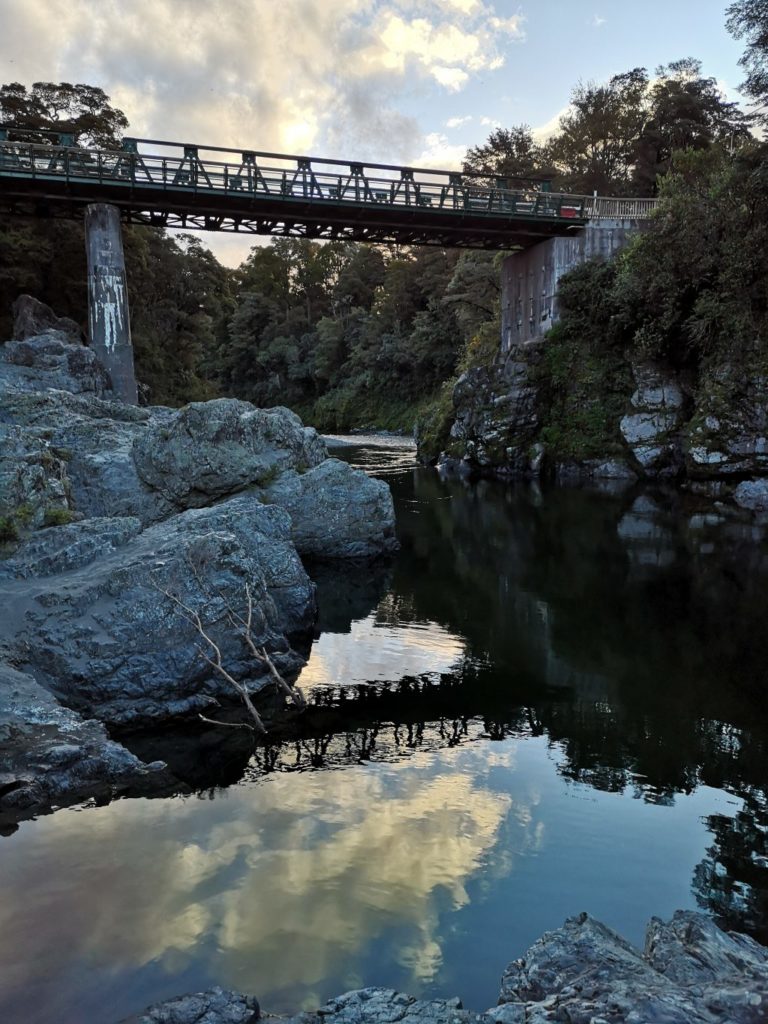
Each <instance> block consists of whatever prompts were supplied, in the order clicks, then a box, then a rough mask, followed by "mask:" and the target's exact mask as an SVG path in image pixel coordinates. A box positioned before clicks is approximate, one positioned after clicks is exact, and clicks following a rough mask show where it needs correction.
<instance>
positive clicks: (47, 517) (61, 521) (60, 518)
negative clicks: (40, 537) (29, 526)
mask: <svg viewBox="0 0 768 1024" xmlns="http://www.w3.org/2000/svg"><path fill="white" fill-rule="evenodd" d="M74 518H75V517H74V514H73V513H72V512H71V511H70V509H68V508H59V507H58V506H55V505H51V506H50V507H49V508H47V509H46V510H45V513H44V516H43V526H66V525H67V523H71V522H72V521H73V520H74Z"/></svg>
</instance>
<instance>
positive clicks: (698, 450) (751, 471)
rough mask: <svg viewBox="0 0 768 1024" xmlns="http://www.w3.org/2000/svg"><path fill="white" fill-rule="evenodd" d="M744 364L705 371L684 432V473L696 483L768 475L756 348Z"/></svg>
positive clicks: (766, 407)
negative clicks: (690, 417) (685, 465)
mask: <svg viewBox="0 0 768 1024" xmlns="http://www.w3.org/2000/svg"><path fill="white" fill-rule="evenodd" d="M749 359H750V357H749V356H747V357H746V361H745V362H744V363H740V364H739V365H731V364H730V363H722V364H720V365H718V366H713V367H710V368H708V369H707V370H706V371H705V372H704V373H703V375H702V378H701V380H700V381H699V386H698V392H697V398H696V408H695V411H694V416H693V417H692V419H691V421H690V423H689V424H688V427H687V430H686V448H687V468H688V472H689V475H690V476H691V477H692V478H695V479H707V478H711V477H721V478H722V477H733V476H744V475H750V476H762V475H765V474H767V473H768V377H766V376H765V372H764V370H763V368H762V366H761V364H760V354H759V346H757V347H756V349H755V352H754V366H752V367H750V363H749Z"/></svg>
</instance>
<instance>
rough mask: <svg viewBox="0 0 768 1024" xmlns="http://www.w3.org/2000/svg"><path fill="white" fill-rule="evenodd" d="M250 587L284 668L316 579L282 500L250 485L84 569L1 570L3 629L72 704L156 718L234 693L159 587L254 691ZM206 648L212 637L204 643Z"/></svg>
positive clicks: (287, 670)
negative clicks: (242, 625) (198, 623)
mask: <svg viewBox="0 0 768 1024" xmlns="http://www.w3.org/2000/svg"><path fill="white" fill-rule="evenodd" d="M246 585H247V586H248V587H250V590H251V594H252V598H253V637H254V640H255V641H256V643H257V644H258V645H259V646H262V645H264V646H266V648H267V650H268V651H270V653H271V655H272V658H273V660H274V661H275V663H276V664H277V666H278V669H279V670H280V671H281V672H283V674H285V675H286V676H288V677H290V676H292V675H295V673H296V672H297V671H298V669H299V668H300V666H301V665H302V664H303V659H302V658H300V657H299V655H297V654H296V652H295V651H294V650H293V649H292V648H291V646H290V643H289V639H288V636H289V634H298V633H300V632H306V631H307V630H308V629H309V628H311V624H312V621H313V619H314V612H315V603H314V588H313V586H312V584H311V582H310V581H309V579H308V577H307V576H306V573H305V572H304V569H303V567H302V566H301V563H300V562H299V559H298V555H297V554H296V551H295V549H294V547H293V545H292V543H291V540H290V520H289V518H288V516H287V514H286V513H285V512H283V511H281V510H280V509H278V508H270V507H266V506H263V505H261V504H259V502H258V501H257V499H256V498H255V496H252V495H242V496H239V497H238V498H235V499H232V501H230V502H225V503H223V504H221V505H218V506H215V507H213V508H210V509H195V510H189V511H187V512H184V513H181V514H179V515H176V516H174V517H172V518H171V519H170V520H168V521H166V522H163V523H160V524H158V525H156V526H153V527H150V528H148V529H146V530H144V531H143V532H142V533H140V534H139V535H138V536H136V537H134V538H133V539H132V540H129V541H128V542H127V543H125V544H123V545H122V546H119V547H116V548H115V550H113V551H112V552H111V553H110V554H106V555H104V556H103V557H101V558H99V559H98V560H97V561H94V562H92V563H91V564H89V565H87V566H85V567H84V568H80V569H74V570H71V571H69V572H65V573H62V574H61V575H58V576H55V577H46V578H43V579H40V580H35V579H25V580H18V579H14V580H7V581H6V580H0V599H2V601H3V604H4V606H5V607H7V608H8V609H9V614H8V615H7V616H6V617H5V621H4V623H3V627H2V628H3V629H4V630H5V631H6V635H8V636H13V637H14V649H15V650H16V651H17V652H18V654H19V656H20V657H21V656H22V655H23V657H24V663H25V665H26V666H28V669H29V670H30V671H32V672H34V674H35V676H36V678H38V680H39V681H41V682H43V683H44V684H45V685H46V686H47V687H48V688H49V689H51V690H52V692H54V693H55V694H56V695H57V696H58V697H59V698H60V699H61V700H62V701H63V702H64V703H66V705H67V706H69V707H72V708H74V709H76V710H78V711H80V712H82V713H85V714H88V715H93V716H95V717H98V718H99V719H100V720H102V721H106V722H112V723H121V724H126V723H131V724H136V723H139V722H148V721H153V720H155V721H156V720H159V719H164V718H167V717H170V716H172V715H175V714H181V713H187V712H190V711H193V710H199V709H202V708H206V707H209V706H210V705H212V704H214V703H215V702H216V701H219V702H232V701H233V700H237V697H236V695H235V694H233V692H232V688H231V685H230V684H229V683H227V682H226V681H225V680H224V679H222V678H221V677H220V676H219V675H218V674H216V673H215V672H213V671H212V670H211V667H210V665H209V664H208V663H206V662H205V661H204V660H203V659H202V658H201V655H200V646H201V640H200V637H199V635H198V633H197V631H196V629H195V628H194V626H193V625H192V624H191V623H189V622H188V621H186V620H185V618H184V617H183V616H181V615H180V614H179V610H178V607H177V606H176V605H174V603H173V601H172V600H171V599H170V598H169V597H168V596H167V595H166V594H165V593H163V592H162V591H170V592H173V593H175V594H177V595H178V597H179V599H180V600H182V601H183V602H184V603H185V604H186V605H187V606H189V607H190V608H193V609H195V610H198V611H199V612H200V615H201V617H202V620H203V622H204V624H205V628H206V630H207V631H208V632H209V633H210V635H211V636H212V638H213V639H214V640H215V641H216V642H217V643H218V644H219V646H220V649H221V652H222V658H223V662H224V664H225V665H226V667H227V669H228V670H229V671H230V672H231V673H232V674H233V675H234V676H235V677H236V678H238V679H242V680H245V681H246V685H248V686H249V688H250V689H251V690H252V692H257V691H258V690H259V689H261V688H263V687H264V686H265V685H266V684H267V682H268V679H269V676H268V671H267V669H266V668H265V667H264V666H263V665H261V664H254V662H253V659H252V658H251V657H249V655H248V651H247V649H246V646H245V644H244V641H243V639H242V636H241V635H240V633H239V632H238V630H236V629H234V628H233V627H232V624H231V622H230V621H229V612H230V609H234V610H235V611H236V612H237V613H238V614H240V615H245V609H246ZM202 646H203V647H205V645H204V644H203V645H202Z"/></svg>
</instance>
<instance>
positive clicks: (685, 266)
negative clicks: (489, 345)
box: [424, 147, 768, 513]
mask: <svg viewBox="0 0 768 1024" xmlns="http://www.w3.org/2000/svg"><path fill="white" fill-rule="evenodd" d="M763 167H764V152H763V149H762V148H761V147H755V148H751V149H748V150H745V151H744V152H743V153H740V154H738V155H737V156H734V157H733V158H732V159H730V158H727V157H725V156H724V155H722V154H719V155H718V154H713V153H708V154H695V153H691V154H685V155H680V156H679V159H678V160H677V162H676V166H675V171H674V173H670V174H669V175H668V176H667V177H666V178H665V179H664V181H663V183H662V185H661V200H660V203H659V208H658V210H657V212H656V214H655V215H654V217H653V218H652V220H651V222H650V224H649V227H648V230H647V231H644V232H643V233H642V234H639V235H637V236H636V237H635V238H634V239H633V241H632V242H631V244H630V245H629V247H628V248H627V249H626V250H625V251H624V252H622V253H621V254H620V255H619V256H618V257H616V258H615V259H614V260H612V261H611V262H604V261H603V262H601V261H592V262H590V263H586V264H584V265H583V266H581V267H579V268H577V269H575V270H573V271H571V272H570V273H569V274H567V275H565V276H564V277H562V278H561V279H560V282H559V286H558V303H559V309H560V320H559V322H558V323H557V324H556V325H555V326H554V327H553V328H552V329H551V330H550V331H549V332H548V333H547V334H546V335H545V336H543V337H540V338H536V339H534V340H533V341H530V342H527V343H519V342H518V343H514V344H513V345H512V348H511V350H510V351H508V352H500V351H499V348H498V346H497V347H496V350H495V352H494V353H493V354H492V356H491V357H490V358H485V359H483V360H480V361H479V362H478V363H477V365H475V366H472V367H470V368H469V369H467V371H466V372H464V373H463V374H462V376H461V377H460V378H459V380H458V382H457V383H456V385H455V387H454V388H453V391H452V396H451V409H450V416H449V417H448V419H449V421H450V422H449V430H446V431H444V432H443V435H442V437H441V438H440V440H441V441H442V444H441V445H440V447H442V448H443V450H444V452H445V458H446V459H448V460H454V461H456V462H458V463H460V464H462V465H463V466H464V467H466V468H468V469H469V470H471V471H475V472H478V473H487V474H490V475H500V476H509V477H520V476H522V477H526V476H527V477H537V476H541V475H549V476H554V477H556V478H559V479H583V478H590V477H592V478H626V479H628V480H633V479H641V480H659V479H664V480H670V481H675V482H677V483H678V484H680V485H681V486H682V487H684V488H686V489H688V490H690V491H692V492H694V493H696V494H700V495H705V496H708V497H713V498H718V499H727V500H732V501H733V502H735V504H737V505H739V506H741V507H742V508H744V509H747V510H749V511H752V512H756V513H764V512H766V511H768V480H766V476H767V475H768V347H767V343H766V340H765V339H766V337H768V313H767V310H768V294H767V293H766V283H765V282H766V279H767V278H768V249H767V248H766V246H765V244H764V236H765V227H766V224H768V192H767V191H766V188H765V184H764V174H763ZM436 447H438V445H437V444H435V443H434V442H433V444H432V450H425V451H424V454H425V455H426V456H428V457H430V456H431V457H434V456H435V455H436V454H437V452H436V451H435V448H436Z"/></svg>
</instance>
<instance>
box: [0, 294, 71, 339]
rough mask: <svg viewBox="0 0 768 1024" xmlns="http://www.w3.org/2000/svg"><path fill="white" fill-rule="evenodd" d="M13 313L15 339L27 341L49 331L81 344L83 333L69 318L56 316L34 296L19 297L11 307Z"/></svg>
mask: <svg viewBox="0 0 768 1024" xmlns="http://www.w3.org/2000/svg"><path fill="white" fill-rule="evenodd" d="M11 312H12V313H13V337H14V339H15V340H16V341H25V340H26V339H27V338H34V337H37V336H38V335H40V334H44V333H45V332H47V331H56V332H57V333H59V334H62V335H63V336H64V337H65V339H66V340H67V341H68V342H71V343H72V344H80V343H81V342H82V340H83V332H82V331H81V330H80V328H79V327H78V325H77V324H76V323H75V321H74V320H70V318H69V317H68V316H56V314H55V313H54V311H53V310H52V309H51V307H50V306H46V304H45V303H44V302H40V300H39V299H36V298H34V297H33V296H32V295H19V297H18V298H17V299H16V301H15V302H14V303H13V306H12V307H11Z"/></svg>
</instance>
